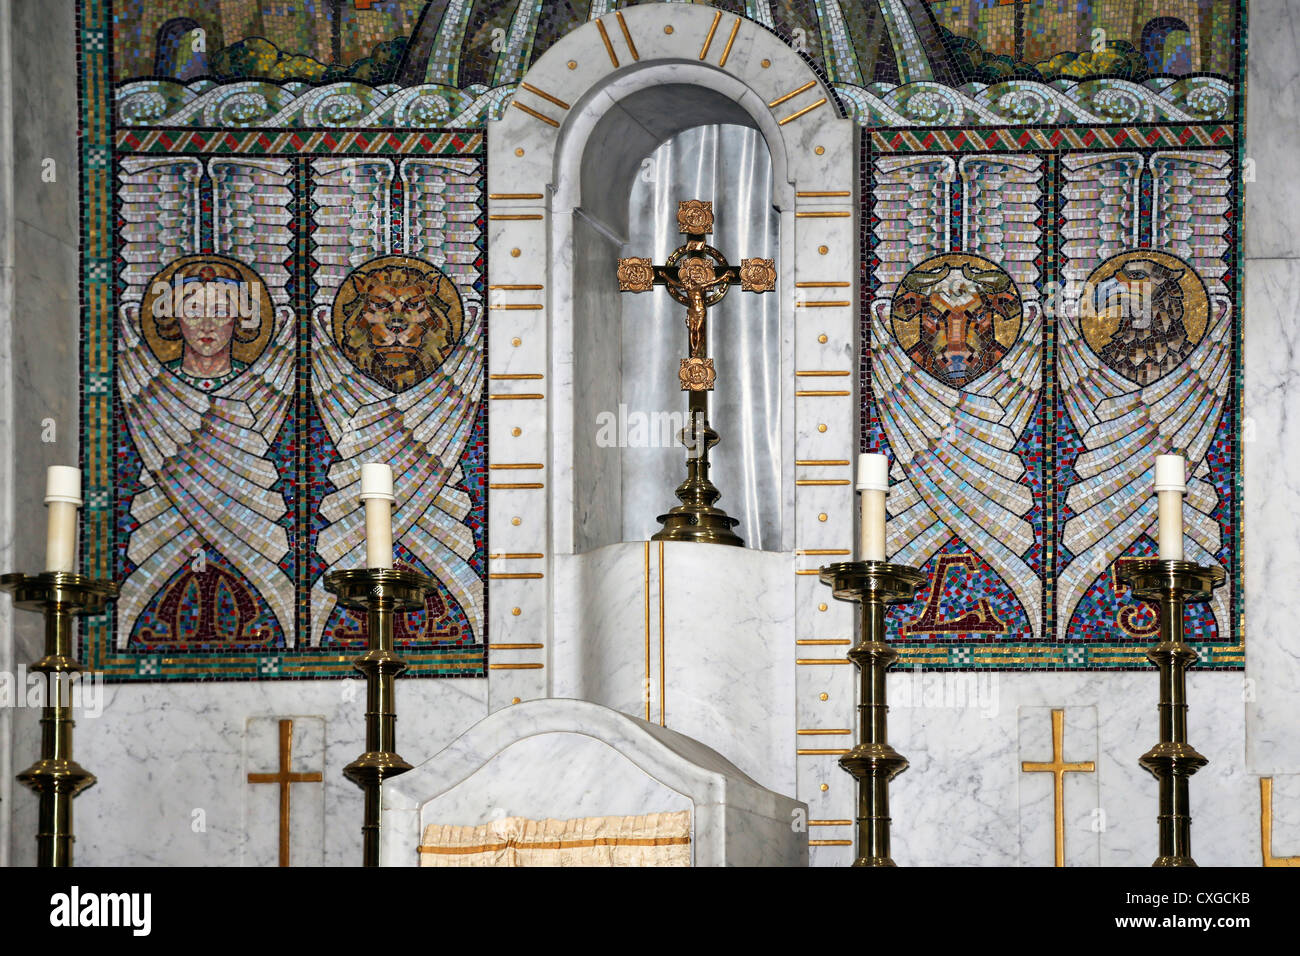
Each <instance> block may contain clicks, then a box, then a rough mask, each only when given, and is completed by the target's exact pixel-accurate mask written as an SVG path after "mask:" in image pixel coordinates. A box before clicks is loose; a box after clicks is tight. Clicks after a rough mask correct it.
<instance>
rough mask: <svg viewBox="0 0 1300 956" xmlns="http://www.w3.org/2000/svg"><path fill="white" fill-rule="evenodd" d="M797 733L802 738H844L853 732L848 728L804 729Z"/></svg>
mask: <svg viewBox="0 0 1300 956" xmlns="http://www.w3.org/2000/svg"><path fill="white" fill-rule="evenodd" d="M795 733H796V734H798V735H799V736H800V737H844V736H847V735H848V734H851V733H853V731H852V730H851V729H850V728H848V727H804V728H802V729H801V730H796V731H795Z"/></svg>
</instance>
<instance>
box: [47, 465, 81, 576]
mask: <svg viewBox="0 0 1300 956" xmlns="http://www.w3.org/2000/svg"><path fill="white" fill-rule="evenodd" d="M45 507H46V509H48V511H49V514H48V515H47V522H48V523H47V524H46V527H45V570H46V571H68V572H71V571H72V566H73V564H74V563H75V562H76V560H77V509H78V508H80V507H81V469H80V468H72V467H70V466H68V465H50V467H49V468H48V469H47V470H46V472H45Z"/></svg>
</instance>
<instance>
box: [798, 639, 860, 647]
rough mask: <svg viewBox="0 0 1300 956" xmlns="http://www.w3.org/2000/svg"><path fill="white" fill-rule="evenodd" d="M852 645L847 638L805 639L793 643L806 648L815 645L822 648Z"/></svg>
mask: <svg viewBox="0 0 1300 956" xmlns="http://www.w3.org/2000/svg"><path fill="white" fill-rule="evenodd" d="M852 643H853V642H852V641H850V640H849V639H848V638H847V637H805V638H801V639H799V640H797V641H795V644H797V645H798V646H800V647H806V646H809V645H816V646H818V647H822V646H828V645H844V644H852Z"/></svg>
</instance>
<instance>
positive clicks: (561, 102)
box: [519, 83, 569, 110]
mask: <svg viewBox="0 0 1300 956" xmlns="http://www.w3.org/2000/svg"><path fill="white" fill-rule="evenodd" d="M519 88H520V89H522V90H527V91H528V92H529V93H532V94H533V95H534V96H540V97H541V98H542V99H544V100H546V102H548V103H554V104H555V105H556V106H558V107H559V108H560V109H562V110H567V109H568V108H569V104H568V103H566V102H564V100H562V99H560V98H559V97H558V96H552V95H551V94H550V93H547V92H546V91H545V90H539V89H538V88H537V87H535V86H533V85H532V84H531V83H520V84H519Z"/></svg>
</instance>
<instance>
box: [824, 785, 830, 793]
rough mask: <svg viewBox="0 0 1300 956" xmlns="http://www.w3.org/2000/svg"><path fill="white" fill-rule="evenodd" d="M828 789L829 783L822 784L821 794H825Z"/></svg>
mask: <svg viewBox="0 0 1300 956" xmlns="http://www.w3.org/2000/svg"><path fill="white" fill-rule="evenodd" d="M830 788H831V785H830V784H829V783H824V784H822V793H825V792H826V791H827V790H829V789H830Z"/></svg>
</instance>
